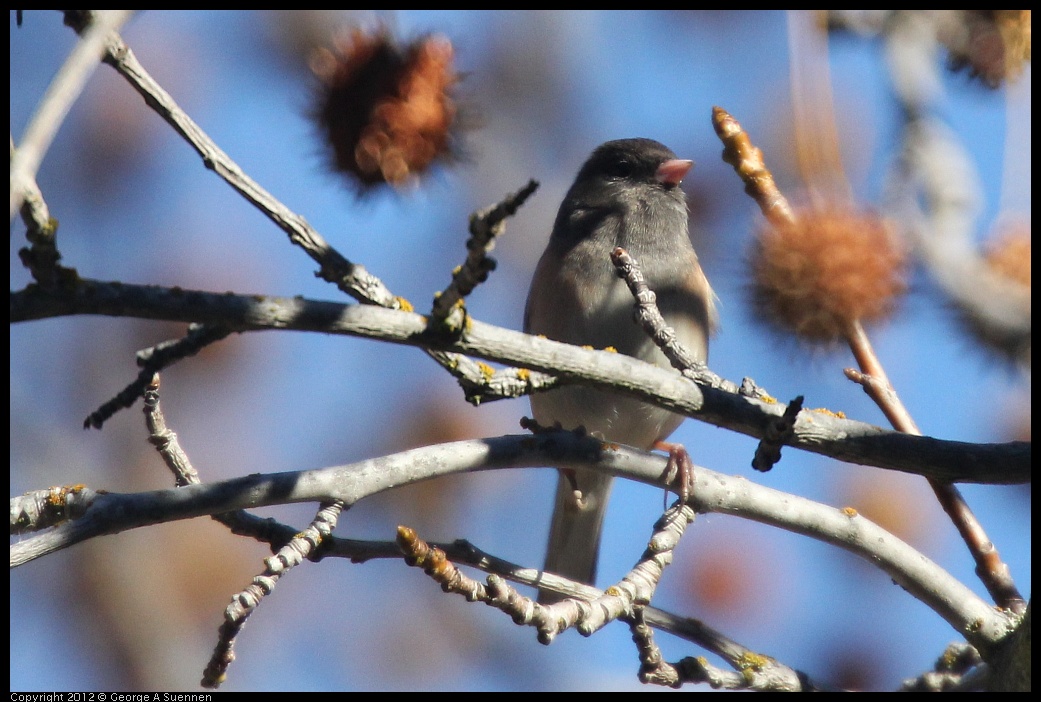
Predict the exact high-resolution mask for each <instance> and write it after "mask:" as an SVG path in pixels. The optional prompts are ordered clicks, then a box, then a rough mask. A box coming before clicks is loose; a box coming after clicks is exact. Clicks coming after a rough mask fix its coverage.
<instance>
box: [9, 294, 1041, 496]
mask: <svg viewBox="0 0 1041 702" xmlns="http://www.w3.org/2000/svg"><path fill="white" fill-rule="evenodd" d="M10 300H11V310H10V317H11V320H12V322H14V321H22V320H27V319H42V318H46V317H52V316H58V315H68V314H103V315H111V316H131V317H140V318H142V319H164V320H168V321H181V322H201V323H209V324H217V325H222V326H225V327H228V328H231V329H233V330H234V331H240V332H241V331H249V330H262V329H280V330H284V329H295V330H299V331H314V332H321V333H323V334H345V335H352V336H361V337H365V338H373V339H380V340H383V341H389V342H392V343H396V344H406V345H412V346H422V347H424V348H435V349H440V350H445V351H455V352H458V353H462V354H465V355H468V356H474V357H479V358H485V359H488V360H490V361H496V362H500V363H506V364H510V365H515V366H527V367H528V368H532V369H535V370H538V371H546V372H556V373H558V374H561V375H564V376H566V377H569V378H583V379H585V380H587V381H588V382H589V383H590V384H592V385H594V386H596V387H601V388H605V389H610V390H613V391H620V392H626V393H628V394H631V395H633V396H634V397H639V398H641V399H646V400H647V401H649V402H653V403H657V404H660V405H661V406H663V407H666V408H668V409H670V410H672V411H674V412H681V413H684V414H687V415H688V416H696V417H698V418H699V419H700V420H702V421H705V422H708V423H710V424H713V425H716V426H719V427H725V428H727V429H731V430H733V431H736V432H739V433H742V434H746V435H748V436H754V437H756V438H759V437H761V436H762V428H763V426H765V424H766V423H767V422H769V421H771V419H772V418H774V417H778V416H780V415H781V414H782V413H783V409H782V408H781V407H780V406H778V405H777V403H776V402H770V401H763V400H757V399H754V398H752V397H748V396H741V395H737V394H734V393H729V392H724V391H721V390H718V389H716V388H713V387H711V386H708V385H699V384H696V383H694V382H691V381H690V380H688V379H685V378H684V377H682V376H680V375H679V374H677V373H675V372H674V371H672V370H669V369H663V368H657V367H655V366H652V365H650V364H648V363H643V362H641V361H638V360H636V359H634V358H631V357H629V356H625V355H623V354H617V353H609V352H606V351H590V350H586V349H581V348H579V347H576V346H571V345H569V344H562V343H560V342H556V341H551V340H549V339H540V338H538V337H533V336H530V335H528V334H522V333H520V332H516V331H512V330H509V329H503V328H501V327H495V326H492V325H489V324H484V323H482V322H479V321H477V320H473V322H472V324H471V326H470V329H469V330H468V331H467V333H466V335H465V336H464V337H463V338H461V339H451V338H446V337H445V336H444V335H434V336H431V335H429V334H428V325H427V320H426V319H425V318H424V317H422V316H420V315H417V314H414V313H410V312H403V311H396V310H387V309H382V308H379V307H375V306H371V305H349V304H340V303H333V302H324V301H317V300H307V299H303V298H277V297H263V296H253V295H233V294H217V293H209V292H202V291H193V290H184V289H180V288H177V289H168V288H162V287H158V286H146V285H132V284H119V285H116V284H111V283H102V282H99V281H90V280H83V281H80V283H79V284H78V285H77V286H76V287H75V288H73V289H71V290H63V291H61V293H60V294H58V293H56V292H54V291H48V290H42V289H39V288H35V287H34V288H27V289H25V290H21V291H17V292H13V293H11V296H10ZM562 368H565V369H567V370H566V371H564V372H561V370H560V369H562ZM813 417H814V421H813V422H812V423H805V426H804V425H803V424H804V423H801V422H800V423H799V425H797V426H796V428H795V436H794V437H793V438H792V441H791V446H793V447H795V448H800V449H804V450H807V451H812V452H814V453H819V454H822V455H826V456H830V457H832V458H836V459H839V460H842V461H847V462H850V463H856V464H859V465H868V466H876V467H879V468H887V469H890V470H900V471H904V472H908V473H915V474H918V475H928V476H930V477H934V478H936V479H938V480H943V481H948V482H978V483H987V484H1013V483H1024V482H1029V481H1030V478H1031V445H1030V443H1029V442H1010V443H1006V444H973V443H968V442H960V441H947V440H940V439H934V438H930V437H919V436H910V435H906V434H901V433H899V432H892V431H886V430H884V429H881V428H879V427H877V426H874V425H871V424H867V423H864V422H858V421H855V420H851V419H845V418H843V417H839V416H836V415H830V414H827V413H823V412H822V413H815V414H814V415H813Z"/></svg>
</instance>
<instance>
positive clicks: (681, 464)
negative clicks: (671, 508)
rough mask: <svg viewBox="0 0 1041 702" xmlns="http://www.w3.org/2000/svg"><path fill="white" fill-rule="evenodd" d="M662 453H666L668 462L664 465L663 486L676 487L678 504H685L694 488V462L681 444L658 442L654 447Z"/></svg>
mask: <svg viewBox="0 0 1041 702" xmlns="http://www.w3.org/2000/svg"><path fill="white" fill-rule="evenodd" d="M654 447H655V448H657V449H661V450H662V451H668V453H669V462H668V463H667V464H666V465H665V474H664V478H665V484H666V485H676V492H677V493H678V494H679V497H680V504H683V505H685V504H687V500H688V499H689V498H690V494H691V491H692V488H693V487H694V461H692V460H691V458H690V454H689V453H687V449H686V448H685V447H684V446H683V444H673V443H669V442H667V441H659V442H657V443H656V444H655V445H654Z"/></svg>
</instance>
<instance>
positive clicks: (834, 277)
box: [749, 206, 906, 342]
mask: <svg viewBox="0 0 1041 702" xmlns="http://www.w3.org/2000/svg"><path fill="white" fill-rule="evenodd" d="M749 263H750V267H751V275H752V286H751V290H752V295H751V297H752V303H753V308H754V310H755V312H756V314H757V316H758V317H759V319H760V320H762V321H763V322H765V323H767V324H768V325H769V326H771V327H773V328H775V329H779V330H781V331H783V332H787V333H794V334H795V335H796V336H798V337H799V338H801V339H803V340H806V341H810V342H828V341H834V340H837V339H840V338H842V337H843V336H844V335H845V333H846V330H847V329H848V328H849V324H850V323H851V322H853V321H854V320H859V321H861V322H873V321H878V320H880V319H882V318H884V317H886V316H887V315H888V314H889V313H890V312H891V311H892V310H893V308H894V306H895V304H896V301H897V299H898V297H899V296H900V295H901V294H903V292H904V291H905V289H906V283H905V265H906V255H905V251H904V249H903V247H902V246H900V245H899V242H898V240H897V238H896V237H895V235H894V234H893V232H892V230H891V228H890V226H889V225H888V224H887V223H886V221H885V220H883V219H882V218H880V217H878V216H877V215H874V214H870V213H865V212H858V211H854V210H851V209H849V208H845V207H840V206H832V207H823V208H821V207H814V208H803V209H799V210H796V211H795V219H794V222H792V223H787V224H784V223H782V224H771V223H769V222H764V223H763V225H762V227H761V229H760V231H759V233H758V236H757V238H756V240H755V242H754V244H753V247H752V252H751V256H750V261H749Z"/></svg>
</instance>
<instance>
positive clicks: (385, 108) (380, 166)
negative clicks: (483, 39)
mask: <svg viewBox="0 0 1041 702" xmlns="http://www.w3.org/2000/svg"><path fill="white" fill-rule="evenodd" d="M453 57H454V52H453V49H452V44H451V42H449V41H448V40H447V39H445V38H443V37H437V36H427V37H423V38H421V39H418V40H417V41H415V42H413V43H411V44H409V45H408V46H406V47H404V48H399V47H398V46H397V44H396V43H395V42H394V41H393V39H392V37H391V36H390V34H389V33H388V32H387V31H386V30H385V29H378V30H376V31H372V32H366V31H365V30H362V29H359V28H352V29H350V30H347V31H345V32H343V33H341V34H339V35H337V37H336V38H335V40H334V41H333V46H332V48H324V47H323V48H320V49H317V50H316V51H315V52H314V54H313V55H312V57H311V70H312V71H313V72H314V74H315V75H316V76H317V77H318V79H319V80H320V81H321V84H322V90H321V95H320V98H319V105H318V109H317V110H316V119H317V121H318V123H319V125H320V127H321V128H322V130H323V131H324V133H325V135H326V136H327V138H328V140H329V143H330V145H331V146H332V149H333V155H334V164H335V168H336V170H338V171H341V172H343V173H345V174H347V175H348V176H349V177H350V178H351V180H352V183H354V184H355V185H357V186H358V187H359V189H361V190H365V189H367V188H371V187H374V186H378V185H381V184H384V183H389V184H390V185H393V186H401V185H404V184H406V183H409V182H411V181H414V180H415V179H416V178H417V177H418V176H419V175H420V174H421V173H423V172H425V171H426V170H427V169H428V168H429V167H430V166H431V164H433V163H434V161H435V160H436V159H438V158H450V157H451V156H452V155H453V151H452V147H453V135H452V127H453V124H454V123H455V121H456V113H457V108H456V104H455V101H454V100H453V97H452V91H453V88H454V87H455V85H456V83H458V80H459V78H458V75H457V74H456V72H455V70H454V68H453V65H452V62H453Z"/></svg>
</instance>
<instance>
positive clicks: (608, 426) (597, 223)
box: [524, 139, 716, 600]
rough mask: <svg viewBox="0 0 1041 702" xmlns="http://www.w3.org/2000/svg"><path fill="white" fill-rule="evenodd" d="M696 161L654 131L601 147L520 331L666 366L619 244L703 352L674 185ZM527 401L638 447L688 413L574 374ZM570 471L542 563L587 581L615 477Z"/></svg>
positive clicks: (692, 257) (700, 289)
mask: <svg viewBox="0 0 1041 702" xmlns="http://www.w3.org/2000/svg"><path fill="white" fill-rule="evenodd" d="M692 165H693V162H692V161H688V160H683V159H679V158H677V157H676V154H674V153H673V152H672V151H671V150H669V149H668V148H667V147H666V146H664V145H663V144H660V143H658V142H657V141H654V140H652V139H619V140H617V141H609V142H607V143H605V144H602V145H601V146H599V147H597V149H596V150H595V151H593V153H592V155H591V156H590V157H589V159H588V160H587V161H586V162H585V164H584V165H583V166H582V169H581V170H580V171H579V172H578V176H577V177H576V178H575V182H574V184H573V185H572V186H571V189H570V190H568V193H567V196H566V197H565V198H564V201H563V203H561V205H560V211H559V212H558V213H557V219H556V221H555V222H554V224H553V233H552V234H551V235H550V239H549V245H548V246H547V247H546V251H545V253H543V254H542V258H541V259H540V260H539V263H538V266H537V267H536V269H535V275H534V277H533V278H532V281H531V289H530V290H529V291H528V302H527V305H526V307H525V310H524V329H525V331H527V332H529V333H531V334H543V335H545V336H546V337H548V338H550V339H555V340H557V341H564V342H568V343H571V344H579V345H590V346H593V347H594V348H598V349H602V348H605V347H608V346H611V347H614V348H615V349H616V350H617V351H618V352H619V353H624V354H628V355H629V356H635V357H636V358H639V359H641V360H644V361H647V362H649V363H653V364H655V365H658V366H663V367H666V368H667V367H669V362H668V360H667V359H666V358H665V356H664V354H662V353H661V351H660V350H658V348H657V347H656V346H655V345H654V342H653V341H652V340H651V339H650V337H648V336H647V334H646V333H645V332H644V331H643V329H641V328H640V326H639V325H638V324H637V323H636V322H635V321H634V319H633V303H634V300H633V297H632V295H631V293H630V292H629V290H628V288H627V287H626V286H625V283H624V281H622V280H621V279H619V278H618V276H617V275H616V274H615V270H614V267H613V266H612V264H611V259H610V254H611V251H612V250H613V249H614V248H615V247H616V246H622V247H624V248H625V249H626V250H628V251H629V253H630V254H632V255H633V256H634V257H635V258H636V260H637V261H638V262H639V263H640V267H641V270H642V271H643V275H644V278H645V279H646V281H647V284H648V285H649V286H650V288H651V290H653V291H654V292H655V294H656V295H657V302H658V307H659V309H660V310H661V312H662V314H663V315H664V317H665V320H666V321H667V322H668V323H669V325H670V326H672V328H673V329H675V331H676V334H677V337H678V339H679V341H680V342H682V343H683V344H685V345H686V346H687V348H688V349H689V350H690V352H691V353H692V354H694V355H695V356H696V357H697V358H698V359H700V360H701V361H707V360H708V339H709V335H710V334H711V332H712V330H713V328H714V326H715V318H716V312H715V305H714V302H713V293H712V289H711V288H710V287H709V284H708V280H706V278H705V274H704V273H703V272H702V271H701V265H700V264H699V263H698V257H697V254H695V253H694V247H693V246H691V243H690V238H689V236H688V234H687V202H686V198H685V196H684V194H683V191H682V190H680V188H679V183H680V181H681V180H682V179H683V177H684V176H685V175H686V174H687V171H689V170H690V168H691V166H692ZM531 410H532V413H533V414H534V415H535V420H536V421H537V422H538V423H539V424H542V425H544V426H553V425H554V423H557V422H559V423H560V425H561V426H562V427H563V428H565V429H577V428H578V427H585V429H586V430H587V431H588V432H589V433H591V434H593V435H594V436H597V437H599V438H602V439H605V440H607V441H612V442H617V443H622V444H628V445H630V446H635V447H638V448H643V449H650V448H653V447H655V446H656V445H657V444H658V443H659V442H661V441H663V440H664V439H665V438H666V437H668V436H669V434H671V433H672V432H673V430H675V429H676V427H677V426H679V424H680V422H681V421H682V420H683V417H682V416H680V415H677V414H673V413H672V412H669V411H667V410H664V409H661V408H659V407H655V406H654V405H651V404H648V403H646V402H641V401H640V400H637V399H634V398H632V397H627V396H625V395H621V394H615V393H610V392H605V391H603V390H596V389H593V388H589V387H584V386H581V385H569V386H566V387H562V388H559V389H556V390H551V391H548V392H543V393H536V394H534V395H532V396H531ZM573 477H574V483H573V482H572V481H571V480H570V479H569V476H566V475H564V474H561V475H560V476H559V479H558V482H557V496H556V503H555V505H554V508H553V521H552V523H551V526H550V533H549V545H548V548H547V552H546V564H545V569H546V570H547V571H549V572H553V573H557V574H559V575H563V576H565V577H568V578H571V579H572V580H577V581H580V582H584V583H589V584H592V582H593V578H594V577H595V575H596V565H597V557H598V552H599V545H600V530H601V526H602V525H603V519H604V513H605V511H606V509H607V498H608V495H609V493H610V489H611V480H612V478H611V477H610V476H608V475H603V474H600V473H596V472H593V471H578V472H577V474H576V475H574V476H573ZM576 490H577V491H578V492H579V493H581V497H580V498H579V496H578V495H576ZM543 599H544V600H545V599H547V598H546V597H543Z"/></svg>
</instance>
